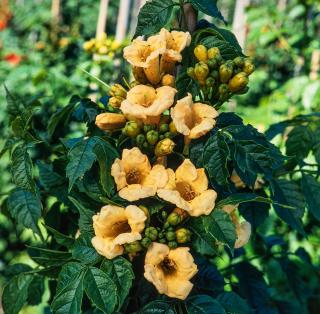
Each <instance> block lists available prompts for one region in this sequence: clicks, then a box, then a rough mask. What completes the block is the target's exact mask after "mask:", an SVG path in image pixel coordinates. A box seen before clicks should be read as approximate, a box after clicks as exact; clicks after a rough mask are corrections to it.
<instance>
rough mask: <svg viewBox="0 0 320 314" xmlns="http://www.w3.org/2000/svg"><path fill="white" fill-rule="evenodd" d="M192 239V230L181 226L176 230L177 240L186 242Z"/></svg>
mask: <svg viewBox="0 0 320 314" xmlns="http://www.w3.org/2000/svg"><path fill="white" fill-rule="evenodd" d="M190 240H191V231H190V230H188V229H186V228H180V229H178V230H177V231H176V241H177V242H178V243H186V242H189V241H190Z"/></svg>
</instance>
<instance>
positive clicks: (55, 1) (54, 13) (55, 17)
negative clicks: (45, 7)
mask: <svg viewBox="0 0 320 314" xmlns="http://www.w3.org/2000/svg"><path fill="white" fill-rule="evenodd" d="M51 17H52V22H53V23H54V24H58V23H59V20H60V0H52V3H51Z"/></svg>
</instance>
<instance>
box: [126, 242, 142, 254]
mask: <svg viewBox="0 0 320 314" xmlns="http://www.w3.org/2000/svg"><path fill="white" fill-rule="evenodd" d="M124 248H125V250H126V252H127V253H137V252H140V251H141V250H142V246H141V243H140V242H139V241H134V242H132V243H126V244H125V245H124Z"/></svg>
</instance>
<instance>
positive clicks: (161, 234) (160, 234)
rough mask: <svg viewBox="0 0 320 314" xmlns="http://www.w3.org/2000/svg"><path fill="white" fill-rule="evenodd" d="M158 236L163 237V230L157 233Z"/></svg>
mask: <svg viewBox="0 0 320 314" xmlns="http://www.w3.org/2000/svg"><path fill="white" fill-rule="evenodd" d="M158 238H159V239H162V238H164V234H163V232H162V231H160V232H159V233H158Z"/></svg>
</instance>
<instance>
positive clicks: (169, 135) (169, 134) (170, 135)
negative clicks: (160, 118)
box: [164, 132, 174, 138]
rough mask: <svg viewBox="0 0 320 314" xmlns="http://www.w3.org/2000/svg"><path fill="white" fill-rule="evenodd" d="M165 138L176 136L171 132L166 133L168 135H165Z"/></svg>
mask: <svg viewBox="0 0 320 314" xmlns="http://www.w3.org/2000/svg"><path fill="white" fill-rule="evenodd" d="M164 137H165V138H174V134H172V133H171V132H166V133H164Z"/></svg>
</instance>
